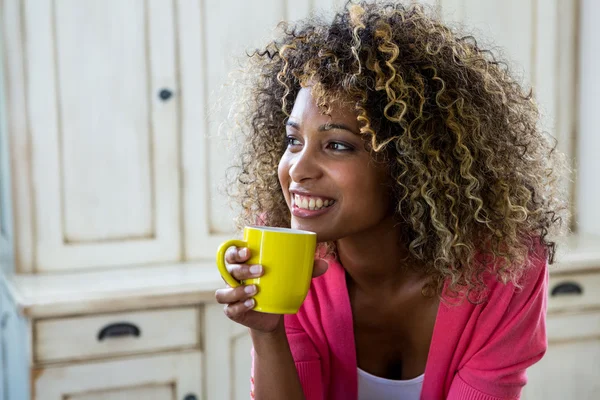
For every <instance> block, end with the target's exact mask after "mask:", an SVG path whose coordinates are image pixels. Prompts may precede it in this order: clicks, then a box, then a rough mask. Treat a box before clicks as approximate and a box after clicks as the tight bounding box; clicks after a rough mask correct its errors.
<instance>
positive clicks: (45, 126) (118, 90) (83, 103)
mask: <svg viewBox="0 0 600 400" xmlns="http://www.w3.org/2000/svg"><path fill="white" fill-rule="evenodd" d="M173 12H174V7H173V4H172V2H169V1H163V0H153V1H142V0H137V1H131V2H125V3H123V2H121V1H117V0H111V1H105V2H80V1H76V0H57V1H50V0H45V1H41V2H40V1H27V2H26V3H25V6H24V15H23V21H24V32H25V35H26V37H27V43H26V46H25V56H26V59H27V63H26V65H25V68H26V76H27V80H28V81H27V85H26V86H27V98H28V106H29V108H28V111H29V124H30V130H31V139H32V143H31V145H32V158H31V162H32V168H33V180H34V188H35V190H34V194H35V209H34V210H35V228H36V229H35V232H36V234H37V237H36V239H35V240H36V250H37V253H36V255H37V260H36V268H37V269H38V270H55V269H67V268H85V267H98V266H112V265H122V264H128V263H142V262H153V261H175V260H177V259H178V258H179V256H180V255H179V246H180V242H179V237H180V235H179V227H178V223H179V206H178V204H179V178H178V175H179V164H178V129H179V127H178V120H177V118H178V104H179V101H178V99H177V96H176V95H177V86H178V82H177V78H176V77H177V72H176V55H175V49H176V43H175V40H176V35H175V26H174V15H173Z"/></svg>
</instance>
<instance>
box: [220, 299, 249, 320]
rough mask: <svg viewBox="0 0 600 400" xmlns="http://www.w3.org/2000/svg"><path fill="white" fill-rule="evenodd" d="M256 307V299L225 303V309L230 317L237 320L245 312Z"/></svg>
mask: <svg viewBox="0 0 600 400" xmlns="http://www.w3.org/2000/svg"><path fill="white" fill-rule="evenodd" d="M253 307H254V299H248V300H245V301H239V302H237V303H233V304H227V305H225V308H224V311H225V315H227V317H228V318H230V319H231V320H233V321H235V320H238V319H240V318H241V317H242V316H243V315H244V314H245V313H247V312H248V311H250V310H252V308H253Z"/></svg>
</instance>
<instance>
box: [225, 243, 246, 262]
mask: <svg viewBox="0 0 600 400" xmlns="http://www.w3.org/2000/svg"><path fill="white" fill-rule="evenodd" d="M250 256H251V254H250V249H249V248H247V247H235V246H231V247H230V248H228V249H227V251H225V261H226V262H227V264H242V263H244V262H246V261H247V260H248V259H249V258H250Z"/></svg>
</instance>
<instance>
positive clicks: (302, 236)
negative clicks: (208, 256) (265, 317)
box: [217, 226, 317, 314]
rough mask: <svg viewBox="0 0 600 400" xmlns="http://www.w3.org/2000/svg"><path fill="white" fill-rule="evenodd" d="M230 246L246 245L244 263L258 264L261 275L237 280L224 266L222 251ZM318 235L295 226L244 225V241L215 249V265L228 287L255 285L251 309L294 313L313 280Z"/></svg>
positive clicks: (233, 242)
mask: <svg viewBox="0 0 600 400" xmlns="http://www.w3.org/2000/svg"><path fill="white" fill-rule="evenodd" d="M231 246H236V247H247V248H249V249H250V252H251V257H250V259H249V260H248V261H246V264H260V265H262V267H263V275H262V276H261V277H258V278H252V279H246V280H245V281H243V282H240V281H237V280H236V279H235V278H234V277H233V276H231V274H230V273H229V271H227V267H226V265H225V251H227V249H228V248H229V247H231ZM316 246H317V234H316V233H314V232H309V231H301V230H297V229H288V228H275V227H267V226H247V227H245V228H244V240H233V239H232V240H228V241H226V242H224V243H223V244H221V245H220V246H219V249H218V250H217V266H218V268H219V272H220V273H221V276H222V277H223V279H225V281H226V282H227V283H228V284H229V286H231V287H237V286H240V285H242V284H245V285H256V286H257V288H258V291H257V294H256V295H255V296H254V300H255V306H254V308H253V310H255V311H260V312H265V313H272V314H295V313H297V312H298V309H299V308H300V306H301V305H302V302H303V301H304V299H305V298H306V295H307V293H308V289H309V287H310V281H311V279H312V271H313V263H314V258H315V248H316Z"/></svg>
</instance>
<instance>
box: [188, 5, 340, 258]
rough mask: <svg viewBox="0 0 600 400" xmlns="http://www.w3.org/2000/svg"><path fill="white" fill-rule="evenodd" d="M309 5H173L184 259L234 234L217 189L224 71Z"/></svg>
mask: <svg viewBox="0 0 600 400" xmlns="http://www.w3.org/2000/svg"><path fill="white" fill-rule="evenodd" d="M331 1H333V0H330V1H328V3H331ZM313 7H314V3H313V2H312V1H310V0H285V1H284V0H253V1H239V0H220V1H205V2H203V3H202V4H200V2H197V1H180V2H179V3H178V7H177V8H178V19H179V27H180V29H179V34H180V46H181V48H180V54H181V79H182V85H183V87H185V94H184V95H183V98H182V100H183V103H182V134H183V145H182V157H183V162H182V164H183V170H184V175H183V187H184V199H183V204H184V215H185V218H184V219H183V222H184V231H185V256H186V258H187V259H202V258H209V259H213V258H214V252H215V250H216V248H217V246H218V244H220V243H221V242H222V241H224V240H225V239H229V238H231V236H232V235H233V232H234V227H233V223H232V222H233V214H232V212H231V210H230V209H229V207H228V203H227V198H226V196H225V195H224V185H223V183H224V182H225V174H226V170H227V168H228V167H229V166H231V164H232V163H233V162H234V161H235V158H234V152H233V151H232V142H233V141H232V140H231V137H230V136H229V135H228V133H230V129H231V128H232V127H233V126H234V124H235V123H234V121H231V119H230V118H228V112H229V107H230V106H231V104H230V103H229V102H230V100H231V95H232V93H231V92H230V88H231V85H229V86H228V85H227V83H229V82H230V79H231V77H229V73H230V72H232V71H234V70H235V69H236V67H237V66H238V61H240V60H242V61H243V59H244V58H245V57H246V56H245V54H246V51H252V50H253V49H255V48H256V47H261V46H264V45H265V44H266V43H268V40H269V37H270V34H271V33H272V30H273V28H274V27H275V26H276V25H277V23H278V22H279V21H281V20H283V19H288V18H290V19H298V18H302V17H304V16H306V15H308V14H309V13H310V12H311V11H312V10H313ZM240 38H242V39H243V40H242V39H240Z"/></svg>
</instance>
